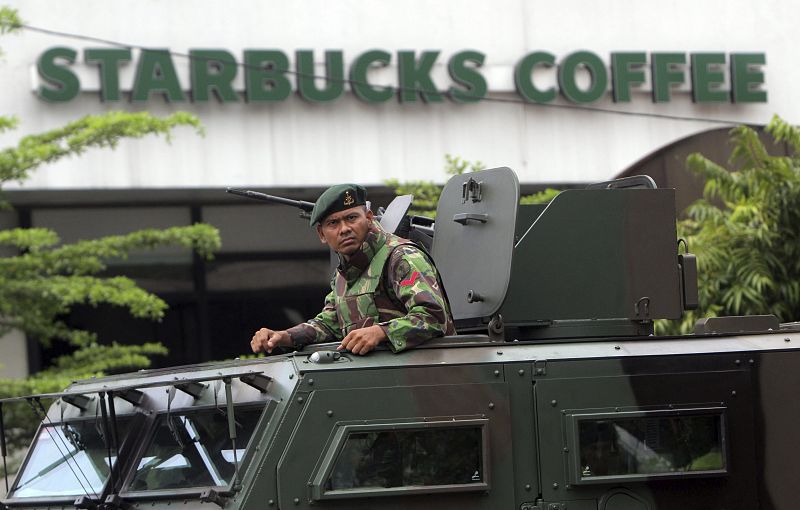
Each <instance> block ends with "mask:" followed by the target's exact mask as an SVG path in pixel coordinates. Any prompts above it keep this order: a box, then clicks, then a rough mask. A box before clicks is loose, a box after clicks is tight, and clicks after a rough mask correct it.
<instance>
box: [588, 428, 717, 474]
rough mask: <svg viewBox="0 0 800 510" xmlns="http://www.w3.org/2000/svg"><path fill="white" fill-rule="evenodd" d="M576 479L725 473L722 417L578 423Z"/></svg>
mask: <svg viewBox="0 0 800 510" xmlns="http://www.w3.org/2000/svg"><path fill="white" fill-rule="evenodd" d="M578 424H579V425H578V428H579V431H578V434H579V449H580V452H579V456H580V464H581V465H580V477H581V479H583V480H589V479H592V478H599V477H609V476H630V475H660V474H663V475H668V474H676V473H691V472H702V471H722V470H724V469H725V457H724V454H723V452H724V445H723V436H722V415H721V414H715V415H690V416H649V417H632V418H623V419H613V418H603V419H581V420H579V422H578Z"/></svg>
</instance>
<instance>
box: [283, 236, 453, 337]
mask: <svg viewBox="0 0 800 510" xmlns="http://www.w3.org/2000/svg"><path fill="white" fill-rule="evenodd" d="M373 324H378V325H380V326H381V328H383V331H384V333H386V337H387V338H388V339H389V346H390V347H391V349H392V351H394V352H399V351H402V350H404V349H407V348H409V347H413V346H415V345H419V344H420V343H422V342H424V341H426V340H428V339H430V338H433V337H437V336H443V335H454V334H455V327H454V326H453V320H452V317H451V316H450V309H449V307H448V305H447V301H446V299H445V298H444V296H443V293H442V288H441V283H440V281H439V278H438V273H437V272H436V269H435V268H434V267H433V265H432V264H431V263H430V261H429V260H428V258H427V256H426V255H425V254H424V253H423V252H422V251H421V250H420V249H419V248H417V247H416V246H415V245H414V244H413V243H411V241H408V240H406V239H403V238H401V237H397V236H395V235H392V234H388V233H386V232H384V231H383V230H382V229H381V228H380V226H379V225H378V223H377V222H375V223H373V225H372V227H371V228H370V230H369V232H368V234H367V238H366V240H365V241H364V243H363V244H362V245H361V248H360V250H359V251H357V252H356V253H354V254H353V255H352V256H350V258H349V260H348V261H344V260H343V259H342V260H341V261H340V264H339V267H338V268H337V271H336V273H335V275H334V277H333V279H332V281H331V292H330V293H329V294H328V296H327V297H326V298H325V307H324V308H323V309H322V311H321V312H320V313H319V314H318V315H317V316H316V317H314V318H313V319H311V320H309V321H308V322H305V323H303V324H298V325H297V326H294V327H292V328H289V329H288V330H287V331H288V332H289V334H290V335H291V337H292V342H293V343H294V345H295V346H297V347H300V346H303V345H307V344H310V343H321V342H333V341H339V340H342V339H343V338H344V337H345V336H346V335H347V334H348V333H349V332H350V331H352V330H354V329H358V328H364V327H367V326H372V325H373Z"/></svg>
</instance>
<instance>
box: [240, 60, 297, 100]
mask: <svg viewBox="0 0 800 510" xmlns="http://www.w3.org/2000/svg"><path fill="white" fill-rule="evenodd" d="M244 63H245V70H244V82H245V97H246V98H247V101H248V102H251V101H252V102H261V101H283V100H284V99H286V98H287V97H289V95H290V94H291V93H292V84H291V83H290V82H289V79H288V78H286V72H287V71H288V70H289V58H288V57H287V56H286V54H285V53H284V52H282V51H279V50H244Z"/></svg>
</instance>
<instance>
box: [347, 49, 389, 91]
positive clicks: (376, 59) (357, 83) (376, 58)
mask: <svg viewBox="0 0 800 510" xmlns="http://www.w3.org/2000/svg"><path fill="white" fill-rule="evenodd" d="M391 61H392V56H391V55H390V54H389V53H388V52H385V51H383V50H370V51H367V52H364V53H362V54H361V55H359V56H358V57H356V59H355V61H353V63H352V65H351V66H350V87H351V88H352V89H353V94H355V95H356V97H357V98H359V99H361V100H362V101H366V102H368V103H382V102H384V101H388V100H389V99H391V98H392V96H393V95H394V91H393V90H392V88H391V87H373V86H372V85H370V84H369V82H368V81H367V72H368V71H369V70H370V68H371V67H386V66H387V65H389V62H391Z"/></svg>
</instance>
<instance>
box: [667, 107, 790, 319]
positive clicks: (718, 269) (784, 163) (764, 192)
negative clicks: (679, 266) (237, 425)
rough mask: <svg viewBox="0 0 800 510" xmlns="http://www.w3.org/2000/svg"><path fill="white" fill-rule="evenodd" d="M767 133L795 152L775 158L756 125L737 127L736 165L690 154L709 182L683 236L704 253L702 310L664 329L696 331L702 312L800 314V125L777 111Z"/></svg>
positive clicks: (682, 227) (681, 227)
mask: <svg viewBox="0 0 800 510" xmlns="http://www.w3.org/2000/svg"><path fill="white" fill-rule="evenodd" d="M766 132H767V133H769V134H770V135H771V136H772V137H773V138H774V140H775V142H780V143H787V144H788V145H789V146H790V147H791V148H792V149H793V155H792V156H771V155H770V154H769V153H768V151H767V149H766V147H765V146H764V144H763V143H762V142H761V139H760V138H759V135H758V133H757V132H756V131H755V130H753V129H752V128H750V127H747V126H739V127H736V128H734V129H733V130H731V132H730V135H731V141H732V144H733V150H732V152H731V155H730V158H729V165H730V166H731V168H733V169H726V168H724V167H722V166H720V165H717V164H716V163H714V162H713V161H710V160H709V159H707V158H705V157H703V156H702V155H701V154H692V155H690V156H689V157H688V159H687V166H688V168H689V169H690V170H691V171H693V172H695V173H697V174H698V175H700V176H702V177H703V178H704V179H705V188H704V190H703V198H702V199H700V200H698V201H696V202H695V203H693V204H692V205H690V206H689V208H688V209H687V210H686V215H687V217H686V219H684V220H681V221H680V222H679V223H678V234H679V237H682V238H684V239H686V241H687V243H688V245H689V248H690V249H691V251H692V252H693V253H695V254H696V255H697V263H698V290H699V299H700V308H699V309H698V310H694V311H691V312H688V313H686V314H685V315H684V317H683V319H682V320H681V321H675V322H671V323H670V322H664V323H660V324H657V326H658V331H659V333H688V332H691V331H692V329H693V327H694V323H695V321H696V320H697V319H698V318H700V317H715V316H721V315H748V314H775V315H777V316H778V317H779V318H780V319H781V320H782V321H793V320H798V319H800V158H798V156H797V154H798V153H799V152H800V129H798V128H797V127H795V126H792V125H790V124H788V123H786V122H785V121H783V120H782V119H780V118H779V117H777V116H775V117H773V119H772V121H771V122H770V123H769V125H767V127H766Z"/></svg>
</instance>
